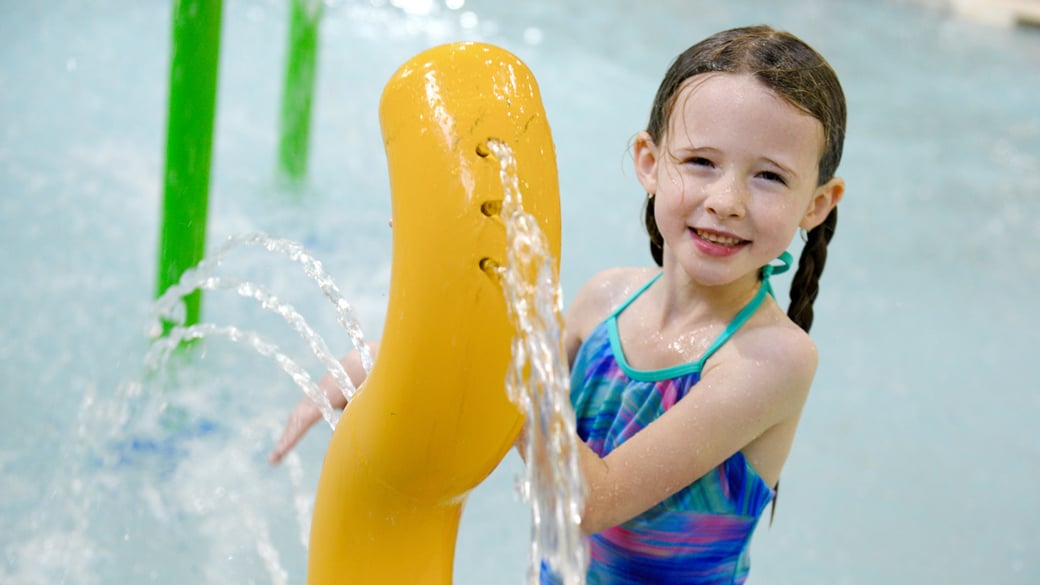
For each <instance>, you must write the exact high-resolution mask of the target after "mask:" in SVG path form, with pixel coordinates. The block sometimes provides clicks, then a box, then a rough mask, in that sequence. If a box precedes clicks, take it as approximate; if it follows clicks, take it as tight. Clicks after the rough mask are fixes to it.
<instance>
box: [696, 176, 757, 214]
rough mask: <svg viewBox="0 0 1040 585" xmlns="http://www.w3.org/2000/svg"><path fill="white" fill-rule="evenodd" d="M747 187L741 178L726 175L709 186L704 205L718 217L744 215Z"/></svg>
mask: <svg viewBox="0 0 1040 585" xmlns="http://www.w3.org/2000/svg"><path fill="white" fill-rule="evenodd" d="M746 200H747V187H746V186H745V185H744V182H743V181H741V180H740V179H739V178H735V177H729V176H725V177H723V178H720V179H719V180H718V181H715V183H714V184H712V185H710V186H709V187H708V196H707V197H706V198H705V200H704V206H705V207H706V208H707V209H708V211H710V212H711V213H713V214H714V215H716V216H718V217H724V218H725V217H735V218H740V217H744V214H745V213H746V212H747V208H746V206H745V202H746Z"/></svg>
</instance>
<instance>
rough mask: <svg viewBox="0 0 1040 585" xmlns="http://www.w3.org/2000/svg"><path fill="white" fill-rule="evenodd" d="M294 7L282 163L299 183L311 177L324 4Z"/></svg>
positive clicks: (305, 2)
mask: <svg viewBox="0 0 1040 585" xmlns="http://www.w3.org/2000/svg"><path fill="white" fill-rule="evenodd" d="M291 4H292V6H291V7H290V12H291V15H290V19H289V21H290V22H289V48H288V51H287V56H286V67H285V86H284V88H283V91H282V120H281V129H280V131H279V134H280V142H279V146H278V160H279V167H280V170H281V172H282V174H283V175H284V176H286V177H287V178H289V179H290V180H291V181H293V182H298V181H300V180H301V179H303V177H304V176H305V175H306V174H307V150H308V147H309V142H310V126H311V103H312V101H313V99H314V79H315V72H316V70H317V54H318V24H319V23H320V22H321V13H322V7H323V5H324V2H322V0H292V2H291Z"/></svg>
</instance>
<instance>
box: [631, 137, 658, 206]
mask: <svg viewBox="0 0 1040 585" xmlns="http://www.w3.org/2000/svg"><path fill="white" fill-rule="evenodd" d="M632 153H633V158H634V159H635V167H636V177H638V178H639V183H640V184H641V185H642V186H643V189H645V190H646V193H647V195H656V194H657V146H656V145H655V144H654V140H653V138H650V133H649V132H647V131H646V130H643V131H641V132H639V134H636V139H635V143H634V144H633V145H632Z"/></svg>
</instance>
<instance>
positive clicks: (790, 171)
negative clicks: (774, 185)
mask: <svg viewBox="0 0 1040 585" xmlns="http://www.w3.org/2000/svg"><path fill="white" fill-rule="evenodd" d="M762 160H764V161H766V162H767V163H769V164H771V165H773V166H775V167H777V168H778V169H780V170H781V171H783V172H784V173H787V174H788V175H791V176H793V177H797V176H799V175H798V172H797V171H795V170H794V169H792V168H791V167H789V166H787V165H785V164H782V163H780V162H779V161H777V160H776V159H774V158H770V157H768V156H763V157H762Z"/></svg>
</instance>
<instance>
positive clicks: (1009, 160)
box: [0, 0, 1040, 585]
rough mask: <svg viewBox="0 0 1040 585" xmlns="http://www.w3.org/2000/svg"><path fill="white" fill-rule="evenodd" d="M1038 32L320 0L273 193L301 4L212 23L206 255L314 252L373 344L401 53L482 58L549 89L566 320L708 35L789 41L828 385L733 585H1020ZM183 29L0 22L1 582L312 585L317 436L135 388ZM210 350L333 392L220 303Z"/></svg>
mask: <svg viewBox="0 0 1040 585" xmlns="http://www.w3.org/2000/svg"><path fill="white" fill-rule="evenodd" d="M1036 6H1037V2H1030V1H1024V0H1023V1H1019V2H1010V1H1009V2H981V1H978V2H970V1H968V0H957V1H952V2H945V1H942V0H930V1H924V0H921V1H909V0H902V1H900V0H840V1H828V0H793V1H791V2H784V3H778V2H770V1H768V0H747V1H739V2H705V1H700V0H647V1H644V2H639V3H630V2H620V1H617V0H602V1H600V2H597V3H594V4H593V3H588V2H580V1H577V0H555V1H528V2H497V1H494V0H445V1H440V0H425V1H424V0H397V1H385V0H330V1H328V2H326V3H325V4H324V5H323V8H324V10H323V16H322V20H321V22H320V37H319V43H318V51H317V77H316V85H315V95H314V104H313V111H312V114H313V124H312V128H311V137H310V156H309V168H308V171H307V173H306V175H305V177H304V178H303V180H302V182H301V183H299V184H297V185H295V186H294V185H291V184H289V183H288V182H287V181H286V180H285V178H284V177H280V176H279V172H278V156H277V151H278V124H279V122H278V120H279V115H280V99H281V94H282V89H283V83H284V72H285V67H286V50H287V47H288V25H289V20H290V19H289V14H290V6H289V2H288V0H226V1H225V2H224V3H223V23H222V31H221V32H222V38H221V47H220V48H221V51H220V62H219V84H218V90H217V106H216V108H217V109H216V126H215V132H214V144H213V162H212V178H211V182H210V185H211V187H210V196H209V225H208V227H207V230H206V231H207V244H206V249H207V251H209V252H212V251H213V250H215V249H216V248H217V247H219V246H220V245H221V243H222V242H223V241H225V240H226V239H227V238H228V237H229V236H233V235H237V234H242V233H246V232H252V231H258V230H260V231H264V232H267V233H269V234H271V235H273V236H277V237H281V238H287V239H291V240H294V241H297V242H300V243H302V244H303V245H304V246H306V247H307V249H308V250H309V251H310V252H311V253H313V254H314V255H315V256H316V257H317V258H318V259H320V260H321V261H322V263H323V265H324V267H325V269H326V270H327V271H328V272H329V273H330V274H332V275H333V276H334V278H335V279H336V282H337V283H338V284H339V286H340V288H341V289H343V291H344V294H345V295H346V297H347V298H348V299H349V300H350V301H351V303H352V304H353V306H354V308H355V311H356V314H357V316H358V318H359V320H360V322H361V324H362V327H363V329H364V331H365V334H366V335H367V336H368V337H370V338H375V339H377V338H379V336H380V334H381V328H382V323H383V316H384V315H383V311H384V309H385V304H386V300H387V289H388V286H389V282H388V281H389V262H390V232H389V230H388V229H387V225H386V224H387V219H388V218H389V215H390V204H389V187H388V183H387V176H386V164H385V159H384V155H383V150H382V144H381V137H380V133H379V126H378V100H379V96H380V92H381V91H382V87H383V84H384V83H385V82H386V80H387V79H388V78H389V77H390V75H391V74H392V73H393V72H394V71H395V70H396V68H397V67H398V66H400V65H401V64H402V63H404V62H405V61H406V60H407V59H409V58H410V57H412V56H413V55H415V54H416V53H418V52H420V51H422V50H424V49H426V48H429V47H431V46H434V45H437V44H441V43H445V42H450V41H457V40H480V41H484V42H490V43H494V44H497V45H500V46H502V47H504V48H506V49H508V50H510V51H512V52H514V53H515V54H517V55H518V56H519V57H520V58H521V59H522V60H524V61H525V62H526V63H527V64H528V65H529V66H530V68H531V69H532V71H533V72H534V73H535V75H536V76H537V78H538V80H539V83H540V84H541V89H542V97H543V100H544V102H545V108H546V111H547V114H548V117H549V121H550V124H551V125H552V128H553V134H554V140H555V147H556V153H557V158H558V163H559V171H560V183H561V205H562V210H563V226H564V229H563V241H564V244H563V258H562V276H561V281H562V288H563V293H564V298H565V303H566V302H567V300H569V299H570V298H572V296H573V294H574V293H575V292H576V290H577V289H578V287H580V286H581V284H582V283H583V282H584V281H585V280H587V279H588V278H589V277H590V276H592V275H593V274H595V273H596V272H598V271H599V270H602V269H604V268H607V267H611V266H618V265H646V264H649V263H650V262H651V260H650V257H649V254H648V253H647V243H646V236H645V235H644V233H643V232H642V228H641V225H642V224H641V204H642V201H643V198H644V197H645V195H644V194H643V193H642V192H641V190H640V189H639V186H638V183H637V182H636V180H635V176H634V173H633V172H632V170H631V168H630V167H631V159H630V151H629V142H630V140H631V139H632V137H633V135H634V134H635V133H636V132H637V131H639V130H640V129H641V128H643V126H644V125H645V123H646V119H647V116H648V114H649V109H650V103H651V100H652V98H653V95H654V93H655V91H656V88H657V84H658V83H659V80H660V77H661V76H662V75H663V73H664V71H665V69H666V68H667V67H668V65H669V63H670V62H671V59H672V58H673V57H674V56H675V55H676V54H678V53H679V52H680V51H681V50H683V49H685V48H686V47H687V46H689V45H691V44H693V43H694V42H696V41H698V40H700V39H702V38H703V37H705V36H707V35H709V34H712V33H714V32H716V31H718V30H722V29H724V28H730V27H733V26H740V25H746V24H758V23H768V24H771V25H773V26H775V27H778V28H782V29H787V30H789V31H791V32H793V33H795V34H796V35H798V36H800V37H801V38H803V39H804V40H806V41H807V42H808V43H810V44H811V45H813V46H814V47H815V48H816V49H818V50H819V51H820V52H821V53H823V54H824V56H826V57H827V58H828V60H830V62H831V64H832V65H833V66H834V68H835V69H836V70H837V72H838V74H839V76H840V78H841V79H842V82H843V84H844V87H845V91H846V95H847V98H848V103H849V116H850V117H849V127H848V134H847V141H846V146H845V157H844V160H843V163H842V166H841V168H840V169H839V174H840V175H842V176H843V177H844V178H845V179H846V180H847V182H848V192H847V194H846V198H845V201H844V202H843V203H842V205H841V220H840V222H839V226H838V230H837V235H836V237H835V239H834V242H833V243H832V246H831V250H830V257H829V260H828V267H827V272H826V274H825V276H824V278H823V281H822V283H821V293H820V298H819V300H818V302H817V310H816V322H815V324H814V329H813V334H814V337H815V339H816V341H817V343H818V345H819V346H820V351H821V365H820V368H819V372H818V374H817V379H816V382H815V384H814V388H813V392H812V395H811V397H810V401H809V403H808V405H807V407H806V409H805V413H804V416H803V421H802V427H801V429H800V431H799V435H798V438H797V440H796V442H795V445H794V449H793V452H792V454H791V457H790V459H789V461H788V464H787V467H786V468H785V471H784V475H783V484H784V485H783V489H782V491H781V494H780V499H779V504H778V508H777V515H776V519H775V521H774V523H773V524H772V526H771V527H770V526H768V522H763V523H762V525H761V526H760V527H759V530H758V532H757V533H756V535H755V539H754V543H753V547H752V571H751V577H750V582H751V583H780V584H785V583H791V584H799V585H805V584H824V583H827V584H835V583H843V584H877V583H886V584H902V583H906V584H910V583H914V584H917V583H944V584H974V583H1023V584H1025V583H1037V582H1040V560H1038V559H1040V555H1038V553H1040V531H1038V530H1037V529H1036V525H1035V524H1036V521H1037V520H1038V519H1040V498H1038V496H1037V495H1036V490H1035V488H1034V487H1033V482H1035V481H1036V480H1037V478H1038V477H1040V442H1038V441H1036V439H1035V435H1034V433H1033V430H1034V428H1035V426H1036V422H1037V419H1038V415H1040V395H1038V393H1037V390H1038V385H1037V383H1036V381H1035V375H1034V371H1033V370H1032V367H1031V366H1030V364H1031V363H1032V359H1035V358H1034V357H1032V356H1033V354H1034V352H1035V349H1036V348H1037V347H1038V343H1037V342H1038V341H1040V333H1038V327H1040V310H1038V308H1037V304H1036V303H1035V302H1034V301H1033V299H1032V294H1033V292H1034V290H1035V288H1036V285H1037V283H1038V276H1040V105H1038V104H1040V30H1038V29H1037V28H1036V25H1035V23H1036V21H1037V18H1036V16H1035V8H1036ZM173 9H174V4H173V3H171V2H119V1H116V0H96V1H94V2H90V3H83V2H74V1H71V0H55V1H53V2H46V3H39V2H15V1H14V0H0V243H2V250H3V256H2V264H0V266H2V267H3V281H2V282H3V286H0V374H2V378H0V379H2V382H0V400H2V404H3V407H2V408H0V496H2V497H0V525H2V526H3V530H0V582H2V583H5V584H7V583H10V584H30V583H32V584H35V583H76V584H90V583H119V582H131V581H132V582H154V583H187V582H196V583H218V582H219V583H303V582H304V581H305V572H306V554H307V553H306V542H307V530H308V527H307V523H308V522H309V514H310V506H311V504H312V498H313V494H314V489H315V486H316V482H317V477H318V473H319V471H320V467H321V463H322V457H323V454H324V447H325V445H326V443H327V441H328V438H329V429H328V427H327V426H325V425H324V424H321V425H319V426H318V427H316V428H315V429H314V430H313V431H312V432H311V433H309V435H308V436H307V437H306V439H305V440H304V441H303V442H302V443H301V445H300V446H299V447H298V449H297V450H296V451H295V452H294V454H293V456H292V457H290V458H289V460H288V461H287V462H286V463H284V464H283V465H281V466H278V467H271V466H269V465H268V464H267V463H266V456H267V453H268V452H269V450H270V448H271V447H272V445H273V443H274V440H275V438H276V437H277V435H278V433H279V432H280V430H281V426H282V424H283V421H284V419H285V417H286V415H287V414H288V411H289V409H290V408H291V406H292V405H293V404H294V403H295V402H296V401H297V400H298V398H299V396H300V391H299V389H298V388H297V387H296V386H295V385H294V384H293V383H292V380H291V379H290V378H289V377H288V376H286V375H284V374H283V373H282V372H281V371H280V370H279V369H278V368H277V367H276V366H275V365H274V364H273V363H272V362H271V361H270V360H268V359H266V358H264V357H261V356H259V355H257V354H256V353H255V352H254V351H253V350H251V349H250V348H248V347H245V346H243V345H241V344H235V343H232V342H230V341H227V340H225V339H211V340H206V341H204V342H202V343H200V344H197V345H196V346H195V349H194V351H192V352H190V354H189V355H188V356H186V358H185V356H175V357H174V359H172V360H171V361H170V363H168V364H167V365H166V366H165V367H164V368H162V369H161V370H159V371H157V372H156V371H148V370H147V368H145V366H144V358H145V355H146V354H147V352H148V349H149V343H150V342H149V338H148V331H149V328H150V327H151V324H152V321H153V318H152V317H153V316H152V314H151V313H152V300H153V299H154V297H155V286H156V285H155V281H156V272H157V257H158V242H159V221H160V207H161V201H162V193H163V176H164V165H165V145H166V117H167V106H168V104H167V100H168V93H169V79H170V59H171V30H172V28H173V23H172V22H171V20H172V15H173V12H174V10H173ZM1030 23H1033V24H1030ZM797 244H798V242H795V243H794V244H793V245H794V246H795V247H797ZM220 271H221V273H222V274H227V275H229V276H233V277H235V278H238V279H241V280H248V281H252V282H256V283H258V284H262V285H263V286H265V287H267V288H269V289H271V290H272V291H273V292H275V293H276V294H278V295H279V297H281V298H282V299H283V300H285V301H287V302H290V303H292V304H293V305H294V306H296V307H297V308H298V309H299V310H300V312H301V313H302V314H303V315H304V316H305V317H306V319H307V320H308V322H309V323H310V324H311V326H312V327H313V328H314V329H315V330H316V331H318V332H319V333H320V334H321V335H322V337H323V338H324V339H325V340H326V341H327V343H328V344H329V346H330V348H331V349H332V352H333V353H334V354H336V355H341V354H343V353H345V352H346V351H347V350H348V349H349V348H350V342H349V339H348V338H347V336H346V335H345V333H344V332H343V330H342V328H340V326H339V325H338V324H337V322H336V315H335V312H334V311H333V308H332V306H330V305H329V304H328V303H327V301H326V300H325V299H324V298H323V297H322V295H321V292H320V291H319V290H318V287H317V286H315V285H314V283H313V282H311V281H310V280H309V279H308V278H307V277H306V276H305V275H304V274H303V271H302V270H301V269H300V267H299V266H298V265H296V264H293V263H291V262H289V261H288V260H286V259H285V258H283V257H280V256H277V255H273V254H270V253H266V252H263V251H262V250H257V249H255V248H246V249H241V250H236V251H234V252H232V253H231V254H229V255H228V257H227V258H226V259H225V260H224V262H223V265H222V266H221V268H220ZM786 286H787V285H786V282H782V283H780V284H779V286H777V290H778V291H782V290H786ZM779 296H780V297H781V299H784V298H785V297H786V295H784V294H783V293H780V294H779ZM203 321H206V322H210V323H215V324H219V325H235V326H237V327H240V328H242V329H248V330H252V331H257V332H259V333H261V334H263V335H264V336H265V337H267V338H268V339H271V340H273V341H276V342H277V343H278V345H279V347H280V348H281V350H282V351H284V352H285V353H286V354H287V355H289V356H292V357H293V359H295V360H297V361H298V362H299V363H300V365H301V366H302V367H304V368H306V369H307V370H308V371H309V372H310V373H311V375H312V376H314V377H315V378H317V377H320V375H321V374H322V368H321V365H320V364H319V363H318V361H317V360H316V359H315V358H314V356H313V355H311V354H310V353H309V351H308V350H307V347H306V345H305V344H304V342H303V341H302V340H300V339H299V338H298V337H297V336H296V335H295V334H294V333H293V332H292V331H291V330H290V329H289V328H288V326H287V325H286V324H285V323H284V322H283V321H281V320H280V319H279V318H277V317H276V316H273V315H271V314H270V313H267V312H264V311H262V310H261V309H260V308H259V307H258V306H257V304H256V303H255V302H253V301H250V300H248V299H243V298H240V297H238V296H236V295H234V294H232V293H230V292H212V293H207V294H206V295H205V297H204V300H203ZM520 470H521V465H520V463H519V460H518V458H516V457H515V456H514V455H513V454H510V455H509V456H508V457H507V458H506V459H505V461H504V462H503V464H502V465H501V466H500V468H499V469H498V470H497V471H496V472H495V473H494V474H493V475H492V476H491V477H490V478H489V479H488V480H487V481H486V482H485V483H484V484H483V485H482V486H481V487H480V488H478V489H477V490H476V491H475V493H474V494H473V496H472V498H471V500H470V503H469V504H468V506H467V509H466V513H465V516H464V518H463V527H462V530H461V534H460V537H459V541H458V549H457V556H456V582H457V583H464V584H477V583H480V584H485V583H494V584H498V583H503V584H509V583H522V582H524V579H525V571H526V566H527V547H528V536H529V524H530V522H529V518H528V512H527V509H526V507H525V505H524V504H523V503H521V502H520V501H519V500H518V498H517V497H516V496H515V490H514V485H515V483H516V481H517V478H518V477H519V473H520Z"/></svg>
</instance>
